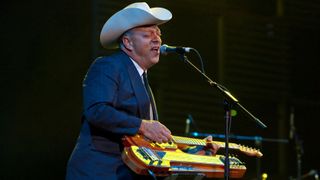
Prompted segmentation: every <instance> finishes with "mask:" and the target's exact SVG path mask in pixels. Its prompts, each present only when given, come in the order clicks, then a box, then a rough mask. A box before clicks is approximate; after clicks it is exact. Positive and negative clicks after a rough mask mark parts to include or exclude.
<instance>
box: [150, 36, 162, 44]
mask: <svg viewBox="0 0 320 180" xmlns="http://www.w3.org/2000/svg"><path fill="white" fill-rule="evenodd" d="M152 41H153V42H154V43H159V44H161V42H162V40H161V37H160V36H159V35H154V37H153V39H152Z"/></svg>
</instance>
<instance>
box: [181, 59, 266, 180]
mask: <svg viewBox="0 0 320 180" xmlns="http://www.w3.org/2000/svg"><path fill="white" fill-rule="evenodd" d="M180 58H181V59H182V60H183V61H184V62H186V63H187V64H189V65H190V66H191V67H193V68H194V69H195V70H197V71H198V72H199V73H200V74H201V75H202V76H203V77H204V78H205V79H206V80H207V81H208V83H209V84H210V86H213V87H216V88H217V89H218V90H219V91H220V92H221V93H222V94H223V96H224V97H225V100H224V111H225V116H224V118H225V123H226V124H225V160H224V164H225V165H224V179H225V180H228V179H229V171H230V162H229V132H230V127H231V108H232V106H234V105H235V106H237V107H239V108H240V109H241V110H242V111H243V112H244V113H245V114H246V115H248V116H249V117H250V119H252V120H253V121H255V122H256V123H257V124H258V125H259V126H260V127H262V128H266V127H267V126H266V125H265V124H264V123H262V122H261V121H260V120H259V119H258V118H256V117H255V116H254V115H252V114H251V113H250V112H249V111H248V110H247V109H245V108H244V107H243V106H242V105H241V104H240V103H239V101H238V100H237V99H236V98H235V97H234V96H233V95H232V94H231V93H230V92H229V91H228V90H227V89H226V88H224V87H223V86H222V85H220V84H218V83H216V82H214V81H213V80H211V79H210V78H209V77H208V76H207V75H206V74H205V73H204V72H202V71H201V70H200V69H199V68H198V67H196V66H195V65H194V64H192V63H191V62H190V61H189V59H188V57H187V56H186V55H185V54H184V53H182V54H180Z"/></svg>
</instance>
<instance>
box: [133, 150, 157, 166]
mask: <svg viewBox="0 0 320 180" xmlns="http://www.w3.org/2000/svg"><path fill="white" fill-rule="evenodd" d="M137 151H138V152H139V153H140V154H141V155H142V156H143V158H144V159H146V160H150V162H149V165H153V164H154V162H158V163H157V166H160V165H161V163H162V160H161V159H160V158H159V157H158V156H157V154H156V153H154V152H153V151H152V150H151V149H149V148H146V147H139V149H138V150H137Z"/></svg>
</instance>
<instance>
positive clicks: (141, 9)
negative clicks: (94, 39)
mask: <svg viewBox="0 0 320 180" xmlns="http://www.w3.org/2000/svg"><path fill="white" fill-rule="evenodd" d="M171 18H172V14H171V12H170V11H169V10H167V9H165V8H160V7H154V8H150V7H149V5H148V4H147V3H145V2H138V3H133V4H130V5H128V6H127V7H125V8H124V9H122V10H120V11H118V12H117V13H115V14H114V15H112V16H111V17H110V18H109V19H108V21H107V22H106V23H105V24H104V25H103V28H102V30H101V33H100V42H101V44H102V46H103V47H105V48H109V49H111V48H117V47H118V44H117V40H118V39H119V37H120V36H121V35H122V34H123V33H124V32H126V31H127V30H129V29H131V28H134V27H138V26H143V25H152V24H155V25H160V24H163V23H165V22H167V21H169V20H170V19H171Z"/></svg>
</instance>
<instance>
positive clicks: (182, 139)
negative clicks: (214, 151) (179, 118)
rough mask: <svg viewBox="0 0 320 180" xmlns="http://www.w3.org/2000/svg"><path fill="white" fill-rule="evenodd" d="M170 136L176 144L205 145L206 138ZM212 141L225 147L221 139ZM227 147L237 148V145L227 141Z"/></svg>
mask: <svg viewBox="0 0 320 180" xmlns="http://www.w3.org/2000/svg"><path fill="white" fill-rule="evenodd" d="M172 137H173V140H174V142H176V143H177V144H185V145H194V146H206V140H204V139H196V138H189V137H182V136H172ZM212 142H213V143H215V144H217V145H218V146H219V147H221V148H224V147H225V142H222V141H212ZM229 148H231V149H238V148H239V147H238V145H237V144H235V143H229Z"/></svg>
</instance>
